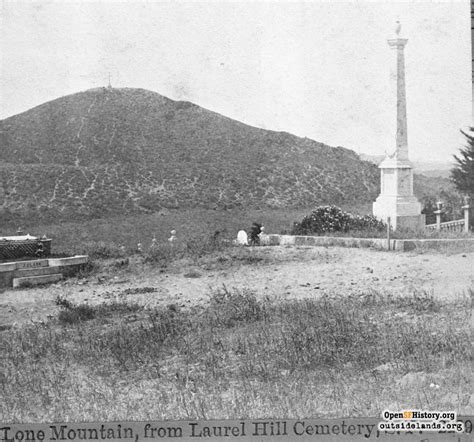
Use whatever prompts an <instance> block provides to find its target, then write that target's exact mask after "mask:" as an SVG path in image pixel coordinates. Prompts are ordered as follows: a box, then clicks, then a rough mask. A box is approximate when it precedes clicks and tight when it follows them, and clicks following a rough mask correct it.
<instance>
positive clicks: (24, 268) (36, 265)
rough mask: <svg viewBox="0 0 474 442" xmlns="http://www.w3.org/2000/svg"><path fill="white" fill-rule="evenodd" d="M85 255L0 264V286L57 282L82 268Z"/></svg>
mask: <svg viewBox="0 0 474 442" xmlns="http://www.w3.org/2000/svg"><path fill="white" fill-rule="evenodd" d="M88 261H89V257H88V256H87V255H77V256H71V257H69V258H49V259H34V260H29V261H16V262H6V263H2V264H0V287H25V286H27V287H29V286H32V285H40V284H47V283H52V282H57V281H59V280H61V279H63V278H64V277H65V276H72V275H74V274H75V273H77V272H78V271H79V270H81V269H83V268H84V266H85V265H86V264H87V262H88Z"/></svg>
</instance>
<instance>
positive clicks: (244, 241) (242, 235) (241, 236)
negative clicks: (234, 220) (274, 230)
mask: <svg viewBox="0 0 474 442" xmlns="http://www.w3.org/2000/svg"><path fill="white" fill-rule="evenodd" d="M237 244H240V245H242V246H248V245H249V241H248V238H247V232H246V231H245V230H239V233H237Z"/></svg>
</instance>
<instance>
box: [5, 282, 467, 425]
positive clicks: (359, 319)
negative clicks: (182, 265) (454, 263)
mask: <svg viewBox="0 0 474 442" xmlns="http://www.w3.org/2000/svg"><path fill="white" fill-rule="evenodd" d="M472 293H473V292H472V291H471V297H472ZM58 302H59V304H60V305H62V309H61V312H60V314H59V317H58V318H57V319H55V320H54V321H51V322H49V323H46V324H43V325H35V326H25V327H20V328H14V329H11V330H8V331H4V332H2V333H1V334H0V345H1V346H2V349H3V351H2V359H1V360H0V365H1V370H0V373H2V374H1V378H0V380H1V389H2V392H1V393H2V396H3V398H4V400H3V401H2V403H1V404H0V420H1V421H4V422H20V421H30V422H34V421H37V422H38V421H83V420H120V419H127V420H151V419H153V420H165V419H194V418H204V419H214V418H215V419H218V418H263V417H269V416H272V417H286V418H297V417H298V418H299V417H308V416H314V417H323V416H324V417H337V416H339V417H340V416H347V415H352V416H375V415H378V414H379V412H380V411H381V410H382V409H384V408H393V409H401V408H403V407H404V406H411V407H413V408H420V409H423V408H424V409H455V410H457V411H458V412H462V410H463V408H464V407H466V405H467V403H468V401H469V400H470V393H468V392H470V391H472V378H471V376H470V369H471V367H470V330H469V319H470V315H471V314H472V313H471V299H470V298H469V297H468V296H464V297H458V298H457V299H456V300H455V301H452V302H450V303H442V302H441V301H438V300H435V299H433V298H432V297H431V296H430V295H429V294H426V293H419V294H413V295H412V296H407V297H403V298H401V297H400V298H399V297H393V296H386V295H384V294H381V293H366V294H365V295H362V296H350V297H344V296H331V297H328V296H326V297H323V298H320V299H305V300H301V301H294V300H293V301H275V300H273V301H271V300H269V299H263V300H259V299H258V298H257V297H256V296H255V294H254V293H253V291H252V290H250V289H248V290H241V291H239V290H231V289H227V288H225V287H224V288H222V289H221V290H219V291H216V292H213V293H210V296H209V302H208V304H207V305H205V306H201V307H199V308H194V309H191V310H181V309H179V308H177V307H176V306H175V305H169V306H168V307H167V308H163V309H159V310H157V309H154V310H147V309H144V308H140V307H138V306H135V305H119V304H110V305H105V306H104V305H102V306H97V307H91V306H89V307H87V308H86V310H87V311H88V312H89V313H88V314H87V315H85V316H82V317H81V315H80V314H78V315H74V314H73V315H72V316H71V315H65V312H69V313H71V312H77V311H78V309H84V307H81V306H78V305H74V304H71V303H68V302H67V301H65V300H64V299H63V300H59V301H58ZM80 311H83V310H80Z"/></svg>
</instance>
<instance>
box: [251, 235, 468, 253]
mask: <svg viewBox="0 0 474 442" xmlns="http://www.w3.org/2000/svg"><path fill="white" fill-rule="evenodd" d="M260 241H261V244H262V245H268V246H278V245H279V246H284V245H292V246H316V247H328V246H336V247H358V248H364V247H366V248H373V249H378V250H388V241H387V239H386V238H348V237H342V236H298V235H266V234H264V235H261V236H260ZM466 242H470V243H472V244H473V245H474V238H459V239H456V238H453V239H451V238H438V239H391V240H390V250H398V251H401V252H407V251H410V250H415V249H417V248H422V249H429V248H433V249H435V248H440V247H442V246H450V245H457V244H462V243H466Z"/></svg>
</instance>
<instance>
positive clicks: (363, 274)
mask: <svg viewBox="0 0 474 442" xmlns="http://www.w3.org/2000/svg"><path fill="white" fill-rule="evenodd" d="M223 285H225V286H226V287H227V288H241V289H242V288H249V289H251V290H253V291H255V292H256V293H257V294H258V295H261V296H265V295H268V296H270V297H279V298H304V297H313V296H320V295H322V294H324V293H339V294H348V295H349V294H351V293H364V292H367V291H369V290H377V291H382V292H391V293H397V294H409V293H413V292H414V291H421V290H426V291H428V292H429V293H432V294H433V295H434V296H435V297H437V298H441V299H445V300H449V299H454V298H455V297H456V296H457V295H461V294H463V293H466V292H467V291H468V289H469V288H470V287H473V286H474V252H468V253H458V254H450V255H443V254H440V253H430V254H428V253H423V254H417V253H406V252H405V253H402V252H393V251H392V252H386V251H376V250H371V249H356V248H337V247H331V248H324V247H275V246H273V247H257V248H253V249H250V248H245V250H242V253H240V254H239V253H238V254H237V255H235V254H234V255H233V256H232V254H231V255H229V254H221V255H219V256H212V257H207V258H202V259H201V260H200V261H199V262H193V261H190V260H189V261H181V262H177V263H175V264H173V265H172V266H170V267H167V268H165V269H163V268H160V267H159V266H154V265H151V264H143V263H141V262H140V258H133V259H131V260H130V264H129V265H128V266H125V267H122V268H117V265H114V263H113V262H110V263H109V264H108V266H107V265H104V268H103V269H102V270H101V271H100V272H99V273H97V272H96V273H93V274H91V275H90V276H88V277H86V278H82V279H79V278H71V279H68V280H65V281H62V282H60V283H57V284H54V285H50V286H47V287H37V288H25V289H4V291H3V292H2V293H0V326H1V327H2V328H7V327H9V326H11V325H14V324H20V323H27V322H38V321H45V320H47V318H48V317H51V316H54V315H55V313H56V312H57V309H58V307H57V306H56V305H55V299H56V298H57V297H58V296H63V297H66V298H67V299H69V300H71V301H73V302H76V303H80V302H87V303H90V304H97V303H101V302H110V301H113V300H118V301H123V302H126V301H127V302H136V303H139V304H143V305H147V306H150V307H153V306H158V305H167V304H175V305H176V306H179V307H187V306H191V305H195V304H199V303H203V302H206V300H207V299H208V294H209V293H211V292H212V291H213V290H216V289H218V288H220V287H222V286H223Z"/></svg>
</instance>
